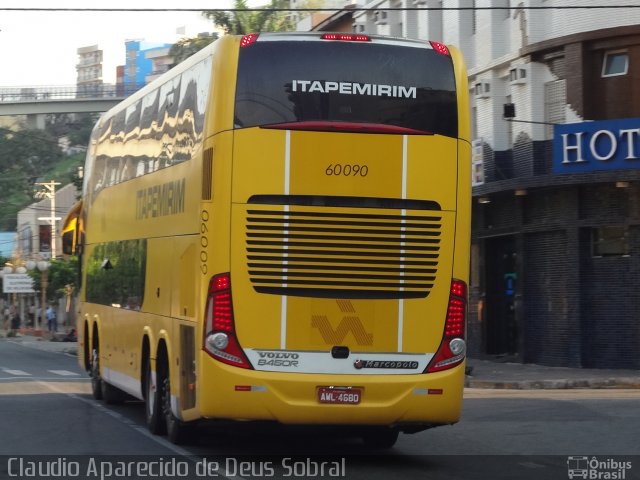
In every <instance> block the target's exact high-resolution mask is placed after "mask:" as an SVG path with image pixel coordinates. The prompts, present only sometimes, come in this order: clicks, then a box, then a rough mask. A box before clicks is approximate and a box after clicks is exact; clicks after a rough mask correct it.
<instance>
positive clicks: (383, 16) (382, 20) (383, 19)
mask: <svg viewBox="0 0 640 480" xmlns="http://www.w3.org/2000/svg"><path fill="white" fill-rule="evenodd" d="M373 15H374V19H375V20H374V21H375V24H376V25H386V24H387V12H386V11H384V10H376V11H375V12H374V14H373Z"/></svg>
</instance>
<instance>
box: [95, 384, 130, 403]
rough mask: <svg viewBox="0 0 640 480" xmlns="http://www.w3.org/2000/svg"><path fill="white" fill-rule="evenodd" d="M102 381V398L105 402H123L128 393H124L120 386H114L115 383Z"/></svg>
mask: <svg viewBox="0 0 640 480" xmlns="http://www.w3.org/2000/svg"><path fill="white" fill-rule="evenodd" d="M101 383H102V385H101V387H102V400H104V403H106V404H107V405H116V404H118V403H123V402H124V401H125V399H126V398H127V394H126V393H124V392H123V391H122V390H120V389H119V388H117V387H114V386H113V385H111V384H110V383H107V382H105V381H104V380H102V382H101Z"/></svg>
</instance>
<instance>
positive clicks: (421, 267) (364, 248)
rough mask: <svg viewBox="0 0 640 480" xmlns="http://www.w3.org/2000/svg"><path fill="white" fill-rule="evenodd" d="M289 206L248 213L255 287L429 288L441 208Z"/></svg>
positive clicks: (377, 294) (299, 292)
mask: <svg viewBox="0 0 640 480" xmlns="http://www.w3.org/2000/svg"><path fill="white" fill-rule="evenodd" d="M267 208H268V207H267ZM288 208H289V207H284V210H279V209H274V210H271V209H265V210H258V209H249V210H248V211H247V218H246V251H247V267H248V271H249V277H250V279H251V283H252V285H253V287H254V289H255V290H256V291H257V292H260V293H271V294H277V295H296V296H307V297H332V298H420V297H426V296H427V295H428V294H429V292H430V290H431V288H432V287H433V284H434V282H435V279H436V274H437V268H438V256H439V252H440V234H441V227H442V224H441V220H442V217H441V212H439V211H432V212H428V213H427V212H425V214H424V215H422V214H420V215H415V214H411V215H405V214H402V213H401V212H402V211H396V210H391V211H389V212H390V213H386V212H384V213H374V212H366V213H344V212H339V211H336V210H337V209H329V208H327V209H324V208H323V209H316V210H313V211H299V210H298V209H296V211H289V210H288ZM378 212H380V210H378Z"/></svg>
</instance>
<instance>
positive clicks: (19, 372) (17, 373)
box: [2, 368, 31, 377]
mask: <svg viewBox="0 0 640 480" xmlns="http://www.w3.org/2000/svg"><path fill="white" fill-rule="evenodd" d="M2 371H3V372H4V373H8V374H9V375H15V376H16V377H30V376H31V374H30V373H27V372H25V371H23V370H12V369H9V368H3V369H2Z"/></svg>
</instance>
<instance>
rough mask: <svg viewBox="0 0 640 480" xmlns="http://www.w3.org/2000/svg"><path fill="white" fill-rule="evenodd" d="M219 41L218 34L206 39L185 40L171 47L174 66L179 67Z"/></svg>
mask: <svg viewBox="0 0 640 480" xmlns="http://www.w3.org/2000/svg"><path fill="white" fill-rule="evenodd" d="M217 39H218V35H217V34H213V35H211V36H206V37H205V36H198V37H195V38H183V39H182V40H179V41H178V42H177V43H175V44H173V45H172V46H171V49H170V50H169V55H170V56H171V57H172V58H173V62H174V64H175V65H177V64H178V63H180V62H182V61H184V60H186V59H187V58H189V57H190V56H191V55H193V54H194V53H197V52H199V51H200V50H202V49H203V48H204V47H206V46H207V45H209V44H210V43H213V42H214V41H215V40H217Z"/></svg>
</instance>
